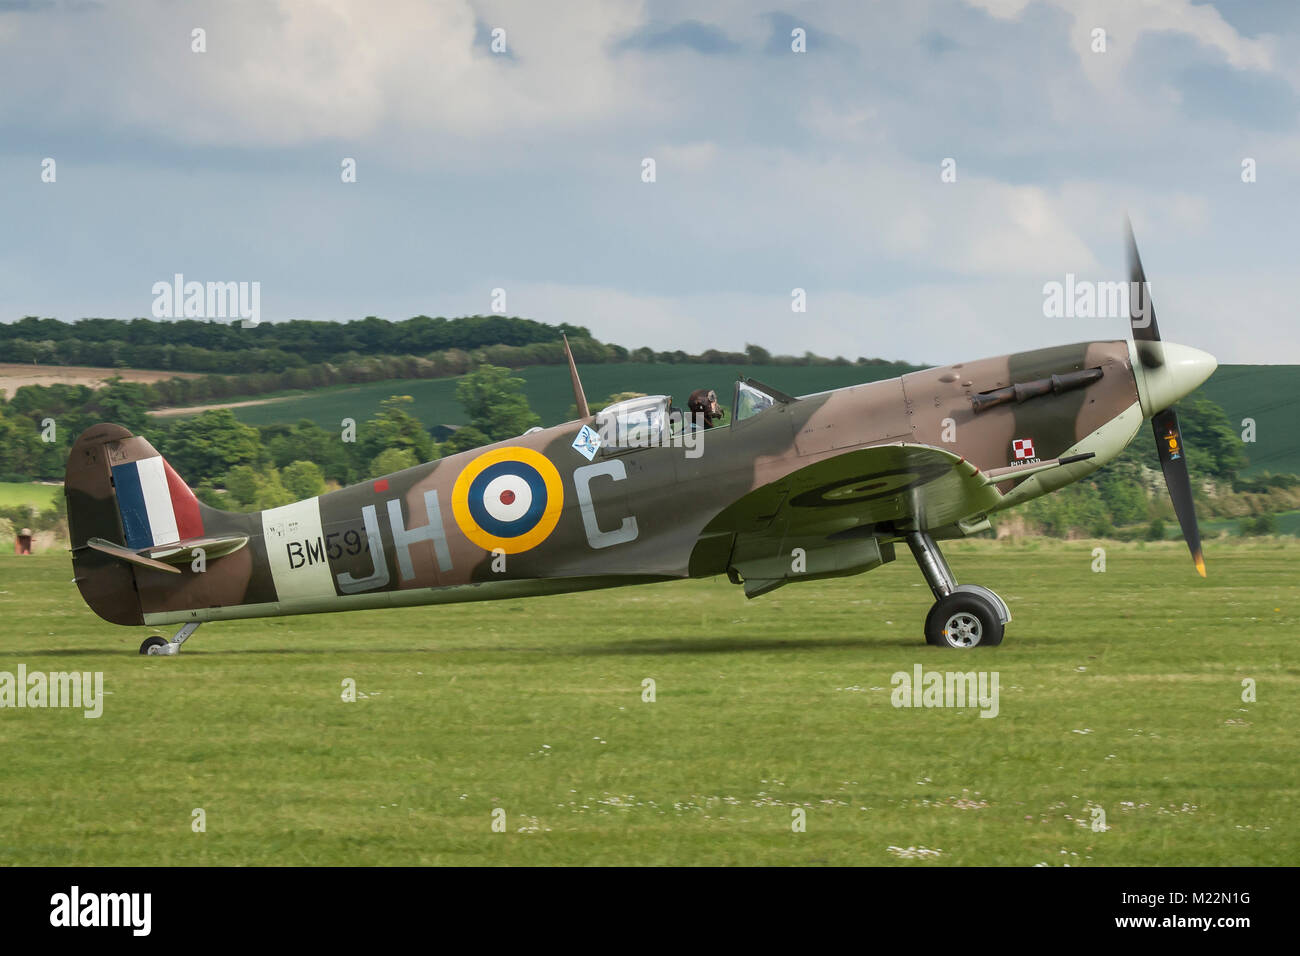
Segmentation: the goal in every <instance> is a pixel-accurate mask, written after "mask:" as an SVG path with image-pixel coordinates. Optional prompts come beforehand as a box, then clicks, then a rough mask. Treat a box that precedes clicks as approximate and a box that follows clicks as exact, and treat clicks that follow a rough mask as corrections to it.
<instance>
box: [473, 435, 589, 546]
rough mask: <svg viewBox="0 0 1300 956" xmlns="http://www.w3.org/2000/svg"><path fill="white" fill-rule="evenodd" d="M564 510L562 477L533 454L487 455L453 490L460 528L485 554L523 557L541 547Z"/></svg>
mask: <svg viewBox="0 0 1300 956" xmlns="http://www.w3.org/2000/svg"><path fill="white" fill-rule="evenodd" d="M563 508H564V484H563V482H561V481H560V473H559V472H558V471H556V470H555V466H554V465H553V464H551V462H550V460H549V459H547V457H546V456H545V455H543V454H542V453H541V452H537V451H534V450H533V449H531V448H517V447H516V448H496V449H494V450H492V451H485V452H484V453H483V454H481V455H479V456H478V457H477V458H475V459H474V460H473V461H471V462H470V463H469V464H468V465H466V466H465V468H464V470H463V471H462V472H461V473H460V475H459V476H457V478H456V484H455V485H454V486H452V489H451V513H452V515H453V516H454V517H455V518H456V524H457V525H458V526H459V527H460V530H461V533H462V534H464V535H465V537H466V538H468V539H469V540H470V541H472V542H474V543H475V544H477V545H478V546H479V547H480V548H482V549H483V550H485V551H495V550H498V549H499V550H501V551H504V552H505V553H506V554H518V553H519V552H521V551H527V550H529V549H530V548H535V547H537V546H538V545H539V544H541V543H542V542H543V541H545V540H546V538H547V536H548V535H549V534H550V533H551V532H552V531H554V530H555V526H556V524H557V523H559V520H560V512H561V511H562V510H563Z"/></svg>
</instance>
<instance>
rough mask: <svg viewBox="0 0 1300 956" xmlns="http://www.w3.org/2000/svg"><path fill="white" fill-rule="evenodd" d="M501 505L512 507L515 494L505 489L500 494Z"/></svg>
mask: <svg viewBox="0 0 1300 956" xmlns="http://www.w3.org/2000/svg"><path fill="white" fill-rule="evenodd" d="M501 503H502V504H503V505H512V504H514V503H515V493H514V492H513V491H511V490H510V489H509V488H507V489H506V490H505V491H503V492H501Z"/></svg>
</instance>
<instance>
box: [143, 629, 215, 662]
mask: <svg viewBox="0 0 1300 956" xmlns="http://www.w3.org/2000/svg"><path fill="white" fill-rule="evenodd" d="M202 623H203V622H202V621H189V622H188V623H186V624H182V625H181V629H180V630H179V631H177V632H176V633H175V634H174V635H172V639H171V640H170V641H165V640H163V639H162V638H161V637H158V636H157V635H156V634H155V635H154V636H153V637H146V638H145V639H144V643H143V644H141V645H140V653H141V654H149V655H151V656H154V657H157V656H162V657H175V656H176V655H177V654H179V653H180V652H181V645H182V644H184V643H185V642H186V641H188V640H189V639H190V637H191V636H192V635H193V634H194V632H195V631H197V630H198V629H199V625H200V624H202Z"/></svg>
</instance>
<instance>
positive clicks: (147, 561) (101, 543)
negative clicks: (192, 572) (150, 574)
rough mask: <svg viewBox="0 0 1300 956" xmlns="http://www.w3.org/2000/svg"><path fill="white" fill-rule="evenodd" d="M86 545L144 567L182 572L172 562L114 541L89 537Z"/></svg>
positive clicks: (168, 571)
mask: <svg viewBox="0 0 1300 956" xmlns="http://www.w3.org/2000/svg"><path fill="white" fill-rule="evenodd" d="M86 546H87V547H90V548H94V549H95V550H96V551H102V552H104V554H108V555H112V556H113V557H115V558H117V559H119V560H121V561H126V562H127V563H129V564H135V565H139V566H140V567H142V568H153V569H154V570H155V571H166V572H167V573H168V574H180V573H181V569H180V568H174V567H172V566H171V565H170V564H163V563H162V562H161V561H155V560H154V559H153V558H149V557H146V556H144V555H142V554H136V553H135V552H134V551H132V550H131V549H130V548H127V547H123V546H122V545H120V544H114V543H113V542H112V541H105V540H104V539H103V538H89V539H87V541H86Z"/></svg>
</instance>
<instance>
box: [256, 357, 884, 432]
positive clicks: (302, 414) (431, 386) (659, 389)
mask: <svg viewBox="0 0 1300 956" xmlns="http://www.w3.org/2000/svg"><path fill="white" fill-rule="evenodd" d="M581 372H582V384H583V387H584V388H585V389H586V392H587V398H588V399H590V400H591V401H592V402H593V403H594V402H599V401H601V400H603V399H605V398H607V397H608V396H609V395H612V394H614V393H615V392H625V391H632V392H645V393H647V394H660V393H662V394H669V395H673V396H674V397H675V398H676V399H677V400H678V401H679V402H684V401H685V399H686V396H687V395H689V394H690V393H691V392H692V391H694V390H695V389H697V388H712V389H715V390H716V391H717V392H718V396H719V398H721V399H722V400H723V402H724V404H727V405H730V404H731V394H732V389H733V383H734V382H735V381H736V377H737V375H738V374H740V375H746V376H749V377H751V378H756V379H758V380H759V381H762V382H766V383H767V384H769V385H772V386H774V387H775V388H779V389H781V390H782V391H785V392H790V393H792V394H795V395H804V394H808V393H810V392H818V391H822V390H824V389H828V388H841V387H843V386H845V385H856V384H858V383H860V382H874V381H876V380H878V379H882V378H890V377H892V376H894V375H897V374H898V369H897V367H894V366H872V365H848V366H836V365H822V366H807V365H796V366H777V365H705V364H700V365H695V364H691V365H666V364H650V363H639V362H620V363H610V364H606V365H592V366H589V367H588V366H584V367H583V368H582V369H581ZM515 374H517V375H518V376H519V377H520V378H522V379H524V381H525V383H526V384H525V391H526V393H527V395H528V401H529V404H530V405H532V407H533V411H535V412H537V414H538V415H540V416H541V417H542V421H543V422H545V423H546V424H548V425H553V424H556V423H557V422H562V421H564V420H565V418H567V416H568V411H569V406H570V405H572V404H573V388H572V386H571V385H570V384H569V370H568V368H566V367H564V366H557V365H543V366H535V367H532V368H524V369H520V370H518V371H517V372H516V373H515ZM458 381H459V379H458V378H441V379H410V380H406V379H399V380H395V381H387V382H374V383H371V384H367V385H358V386H341V387H338V388H327V389H322V390H320V391H319V392H312V393H310V394H307V393H304V394H302V395H300V396H298V397H295V398H290V399H288V400H282V401H275V402H271V403H267V404H258V405H248V406H245V407H243V408H237V409H235V414H236V415H237V416H238V418H239V419H240V420H241V421H244V422H247V423H249V424H251V425H270V424H275V423H281V422H295V421H298V420H299V419H302V418H309V419H311V420H312V421H314V422H317V423H318V424H320V425H322V426H324V427H327V428H334V427H337V426H338V423H339V421H341V420H342V419H343V418H355V419H356V420H357V421H363V420H364V419H366V418H369V417H370V416H371V415H372V414H373V413H374V412H375V410H376V409H377V408H378V407H379V403H380V402H381V401H383V400H384V399H385V398H387V397H388V396H390V395H410V396H411V397H412V398H414V399H415V405H414V407H413V408H412V409H411V412H412V414H414V415H416V416H417V417H418V418H419V419H420V420H421V421H422V422H424V423H425V424H426V425H442V424H451V425H455V424H460V423H461V422H463V421H464V414H465V413H464V411H463V410H462V409H461V407H460V405H459V404H458V403H457V402H456V383H457V382H458Z"/></svg>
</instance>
